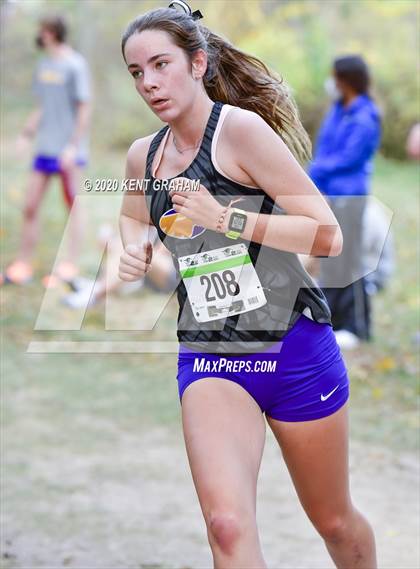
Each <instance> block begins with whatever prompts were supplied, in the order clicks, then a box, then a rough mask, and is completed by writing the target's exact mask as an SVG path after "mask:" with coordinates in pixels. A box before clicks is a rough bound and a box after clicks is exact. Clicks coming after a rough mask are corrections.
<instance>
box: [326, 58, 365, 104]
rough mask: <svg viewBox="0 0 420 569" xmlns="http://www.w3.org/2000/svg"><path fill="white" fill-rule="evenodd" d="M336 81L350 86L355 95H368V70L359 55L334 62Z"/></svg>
mask: <svg viewBox="0 0 420 569" xmlns="http://www.w3.org/2000/svg"><path fill="white" fill-rule="evenodd" d="M334 73H335V75H336V77H337V79H340V80H341V81H344V83H347V85H350V87H352V88H353V89H354V90H355V91H356V93H359V94H360V95H362V94H363V95H368V94H369V87H370V75H369V68H368V66H367V64H366V62H365V61H364V59H363V58H362V57H361V56H360V55H345V56H343V57H337V59H335V60H334Z"/></svg>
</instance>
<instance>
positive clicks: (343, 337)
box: [335, 330, 360, 350]
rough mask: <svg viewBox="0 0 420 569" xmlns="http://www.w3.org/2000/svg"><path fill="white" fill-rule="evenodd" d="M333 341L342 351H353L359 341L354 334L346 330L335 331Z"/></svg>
mask: <svg viewBox="0 0 420 569" xmlns="http://www.w3.org/2000/svg"><path fill="white" fill-rule="evenodd" d="M335 339H336V340H337V344H338V345H339V346H340V348H341V349H342V350H355V349H356V348H358V347H359V345H360V340H359V338H358V337H357V336H356V334H353V332H349V331H348V330H337V331H336V332H335Z"/></svg>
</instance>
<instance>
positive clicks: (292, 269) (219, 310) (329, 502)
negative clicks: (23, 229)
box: [119, 1, 376, 569]
mask: <svg viewBox="0 0 420 569" xmlns="http://www.w3.org/2000/svg"><path fill="white" fill-rule="evenodd" d="M180 6H181V7H182V8H183V10H185V11H179V10H175V9H173V8H174V7H180ZM201 17H202V16H201V13H200V12H199V11H196V12H194V13H191V9H190V8H189V6H187V5H185V3H183V2H180V1H177V2H172V4H171V6H170V7H169V8H162V9H156V10H152V11H149V12H147V13H146V14H144V15H143V16H140V17H138V18H137V19H136V20H134V21H133V22H132V23H131V24H130V25H129V26H128V28H127V30H126V32H125V33H124V36H123V38H122V51H123V56H124V60H125V62H126V64H127V68H128V71H129V72H130V73H131V75H132V76H133V78H134V84H135V87H136V89H137V91H138V93H139V94H140V96H141V97H142V98H143V100H144V101H145V102H146V104H147V105H148V106H149V107H150V109H151V110H152V112H153V113H155V114H156V115H157V116H158V117H159V118H160V119H161V121H162V122H164V123H166V125H165V126H164V127H163V128H162V129H161V130H159V131H158V132H157V133H154V134H152V135H150V136H147V137H145V138H141V139H138V140H136V141H135V142H134V143H133V145H132V146H131V147H130V149H129V152H128V157H127V169H126V175H127V178H128V179H132V180H145V181H146V182H145V184H144V187H143V188H142V189H140V190H139V191H137V192H134V193H133V192H127V193H126V195H125V196H124V200H123V205H122V210H121V218H120V228H121V236H122V240H123V244H124V253H123V254H122V256H121V260H120V269H119V274H120V277H121V279H123V280H126V281H133V280H137V279H139V278H141V277H142V276H143V275H144V273H145V272H147V271H148V270H149V269H150V266H151V259H152V246H151V244H150V242H149V243H145V242H143V243H139V241H140V240H139V235H140V233H141V229H142V227H144V224H150V225H154V226H155V227H156V228H157V230H158V232H159V237H160V238H161V240H162V241H163V242H164V244H165V245H166V247H167V248H168V249H169V250H170V251H171V253H172V255H173V259H174V262H175V264H176V266H177V269H178V271H179V278H180V283H179V286H178V289H177V294H178V300H179V306H180V311H179V317H178V339H179V341H180V349H179V357H178V376H177V379H178V386H179V397H180V401H181V403H182V422H183V431H184V437H185V444H186V449H187V454H188V459H189V463H190V467H191V472H192V476H193V480H194V484H195V487H196V491H197V494H198V499H199V502H200V506H201V509H202V512H203V516H204V519H205V522H206V526H207V534H208V540H209V544H210V547H211V551H212V554H213V560H214V566H215V567H216V568H236V569H237V568H239V567H240V568H258V569H260V568H262V567H266V564H265V561H264V558H263V554H262V551H261V546H260V542H259V536H258V531H257V524H256V488H257V477H258V471H259V467H260V462H261V458H262V452H263V448H264V442H265V436H266V433H265V420H264V417H263V414H264V413H265V417H266V419H267V422H268V424H269V426H270V428H271V429H272V431H273V433H274V435H275V437H276V439H277V441H278V443H279V445H280V448H281V450H282V453H283V456H284V458H285V461H286V464H287V467H288V469H289V472H290V475H291V477H292V480H293V483H294V485H295V488H296V492H297V494H298V496H299V499H300V502H301V504H302V506H303V508H304V509H305V511H306V513H307V515H308V517H309V519H310V520H311V522H312V523H313V525H314V527H315V528H316V530H317V531H318V532H319V534H320V535H321V537H322V538H323V539H324V541H325V544H326V547H327V549H328V551H329V553H330V555H331V557H332V559H333V561H334V563H335V565H336V566H337V567H339V568H343V569H344V568H346V569H350V568H352V569H354V568H364V569H368V568H369V569H374V568H375V567H376V559H375V543H374V535H373V532H372V529H371V527H370V526H369V524H368V522H367V521H366V519H365V518H364V517H363V516H362V515H361V514H360V512H359V511H358V510H357V509H356V508H355V507H354V505H353V503H352V501H351V497H350V493H349V479H348V478H349V473H348V421H347V405H346V401H347V399H348V394H349V391H348V377H347V373H346V368H345V365H344V363H343V360H342V357H341V354H340V351H339V348H338V346H337V344H336V341H335V338H334V334H333V331H332V327H331V319H330V317H331V315H330V312H329V309H328V305H327V304H326V301H325V297H324V296H323V294H322V292H321V291H320V290H319V289H318V288H317V287H316V285H315V283H314V282H313V281H312V280H311V278H310V277H309V275H308V274H307V273H306V272H305V270H304V269H303V267H302V265H301V263H300V262H299V260H298V257H297V254H298V253H304V254H311V255H318V256H336V255H338V254H340V251H341V247H342V237H341V232H340V229H339V227H338V224H337V222H336V219H335V217H334V216H333V214H332V212H331V210H330V209H329V207H328V205H327V204H326V202H325V200H324V199H323V197H322V196H321V194H320V193H319V192H318V190H317V188H316V187H315V186H314V185H313V183H312V182H311V181H310V179H309V178H308V176H307V175H306V174H305V172H304V170H303V169H302V167H301V166H300V165H299V162H298V160H299V159H301V160H303V159H305V157H306V156H307V155H308V154H309V148H310V145H309V142H308V138H307V135H306V133H305V131H304V129H303V127H302V125H301V123H300V121H299V118H298V114H297V109H296V107H295V104H294V102H293V100H292V98H291V97H290V94H289V92H288V90H287V87H286V85H285V84H284V82H283V81H282V80H280V79H278V78H277V77H276V76H274V75H273V74H272V73H271V72H270V71H269V70H268V69H267V68H266V67H265V65H264V64H263V63H261V62H260V61H259V60H258V59H256V58H254V57H252V56H250V55H247V54H245V53H243V52H241V51H239V50H238V49H236V48H234V47H233V46H232V45H231V44H229V43H228V42H227V41H225V40H223V39H222V38H220V37H219V36H217V35H216V34H214V33H212V32H211V31H210V30H208V29H207V28H206V27H204V26H201V25H200V24H199V23H198V19H199V18H201ZM296 158H297V159H296ZM186 180H187V181H188V183H189V184H190V185H188V184H185V183H184V182H185V181H186ZM191 180H193V181H198V185H197V186H195V187H193V186H192V182H190V181H191ZM238 200H240V201H238ZM234 204H235V207H234V208H233V207H232V206H233V205H234ZM239 207H240V209H239Z"/></svg>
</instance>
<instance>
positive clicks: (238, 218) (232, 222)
mask: <svg viewBox="0 0 420 569" xmlns="http://www.w3.org/2000/svg"><path fill="white" fill-rule="evenodd" d="M247 219H248V217H247V215H246V213H245V212H244V211H243V210H242V209H236V208H235V207H233V208H232V211H231V214H230V218H229V224H228V231H227V232H226V233H225V235H226V237H229V239H238V237H239V236H240V235H241V233H243V231H244V229H245V225H246V220H247Z"/></svg>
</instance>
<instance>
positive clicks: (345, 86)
mask: <svg viewBox="0 0 420 569" xmlns="http://www.w3.org/2000/svg"><path fill="white" fill-rule="evenodd" d="M325 87H326V90H327V92H328V94H329V95H330V97H331V98H332V99H333V101H334V102H333V104H332V106H331V108H330V110H329V112H328V113H327V115H326V117H325V118H324V120H323V123H322V125H321V128H320V131H319V134H318V137H317V142H316V150H315V155H314V160H313V162H312V164H311V165H310V168H309V175H310V177H311V178H312V180H313V181H314V183H315V184H316V186H317V187H318V188H319V189H320V191H321V192H323V194H324V195H325V196H326V197H327V199H328V201H329V204H330V206H331V208H332V210H333V212H334V215H335V216H336V218H337V220H338V222H339V224H340V226H341V230H342V232H343V239H344V244H343V251H342V253H341V255H340V256H338V257H335V258H331V259H321V262H320V274H319V282H320V286H321V287H322V288H323V291H324V293H325V295H326V297H327V300H328V303H329V305H330V308H331V312H332V323H333V327H334V330H335V331H336V336H337V341H338V343H339V345H340V346H341V347H343V348H349V349H350V348H354V347H356V346H357V345H358V344H359V342H360V340H369V339H370V337H371V321H370V320H371V318H370V313H371V307H370V301H369V295H368V292H367V290H366V280H365V279H364V278H363V277H362V278H361V277H360V275H361V274H362V266H363V264H362V253H361V248H362V226H363V214H364V208H365V202H366V196H367V194H368V193H369V190H370V187H369V186H370V177H371V173H372V158H373V156H374V154H375V152H376V150H377V149H378V147H379V144H380V138H381V118H380V112H379V110H378V108H377V106H376V105H375V103H374V101H373V100H372V97H371V96H370V94H369V88H370V74H369V69H368V66H367V64H366V63H365V61H364V60H363V58H362V57H360V56H358V55H349V56H344V57H339V58H337V59H335V61H334V63H333V69H332V76H331V77H330V78H329V79H327V81H326V83H325ZM347 283H351V284H347ZM342 284H345V286H340V285H342Z"/></svg>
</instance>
